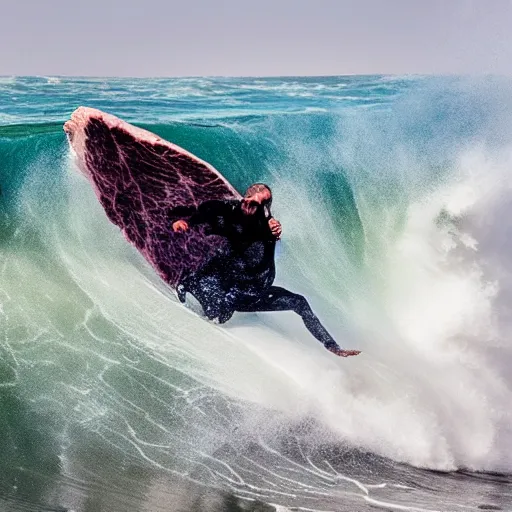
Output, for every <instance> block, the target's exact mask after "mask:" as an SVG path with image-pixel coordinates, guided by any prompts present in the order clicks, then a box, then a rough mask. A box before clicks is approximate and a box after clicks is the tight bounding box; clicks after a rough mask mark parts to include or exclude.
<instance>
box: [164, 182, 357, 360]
mask: <svg viewBox="0 0 512 512" xmlns="http://www.w3.org/2000/svg"><path fill="white" fill-rule="evenodd" d="M271 204H272V192H271V190H270V188H269V187H268V186H267V185H265V184H263V183H256V184H254V185H251V186H250V187H249V188H248V189H247V191H246V193H245V195H244V197H243V199H242V200H225V201H222V200H212V201H206V202H205V203H203V204H201V205H200V206H199V207H198V208H177V209H176V210H175V211H173V214H174V215H175V216H179V217H187V218H188V220H184V219H181V220H177V221H176V222H174V223H173V225H172V228H173V230H174V231H175V232H186V231H187V230H188V229H189V227H192V226H198V225H206V226H207V234H212V235H213V234H214V235H220V236H222V237H224V238H225V239H226V240H227V242H228V243H227V244H226V246H222V248H219V250H218V251H217V253H216V254H215V255H214V256H213V257H211V258H210V259H209V260H208V261H207V262H206V263H205V264H204V265H203V266H202V267H201V268H200V269H199V270H198V271H196V272H193V273H192V274H189V275H188V276H186V277H185V278H184V279H182V281H181V282H180V283H179V284H178V286H177V292H178V298H179V300H180V301H181V302H185V298H186V294H187V293H190V294H191V295H193V296H194V297H195V298H196V300H198V301H199V303H200V304H201V306H202V308H203V311H204V313H205V315H206V316H207V317H208V318H209V319H210V320H216V321H218V322H219V323H224V322H227V321H228V320H229V319H230V318H231V317H232V316H233V314H234V312H235V311H239V312H263V311H294V312H295V313H297V314H298V315H300V317H301V318H302V320H303V322H304V325H305V326H306V328H307V329H308V330H309V332H310V333H311V334H312V335H313V336H314V337H315V338H316V339H317V340H318V341H320V342H321V343H322V344H323V345H324V346H325V348H326V349H327V350H329V351H331V352H333V353H334V354H336V355H338V356H342V357H348V356H354V355H357V354H359V353H360V351H358V350H343V349H341V348H340V347H339V345H338V344H337V343H336V342H335V341H334V339H333V338H332V336H331V335H330V334H329V333H328V332H327V330H326V329H325V327H323V325H322V324H321V323H320V321H319V320H318V318H317V317H316V315H315V314H314V313H313V311H312V310H311V307H310V306H309V304H308V301H307V300H306V299H305V297H303V296H302V295H298V294H296V293H292V292H290V291H288V290H286V289H284V288H281V287H279V286H273V282H274V279H275V274H276V270H275V263H274V253H275V247H276V242H277V240H279V238H280V237H281V231H282V229H281V224H280V223H279V221H277V220H276V219H274V218H273V217H272V214H271V213H270V207H271ZM175 218H176V217H175Z"/></svg>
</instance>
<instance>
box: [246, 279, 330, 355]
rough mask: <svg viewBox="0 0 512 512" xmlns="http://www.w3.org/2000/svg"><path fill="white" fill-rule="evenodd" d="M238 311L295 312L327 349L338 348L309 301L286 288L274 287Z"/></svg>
mask: <svg viewBox="0 0 512 512" xmlns="http://www.w3.org/2000/svg"><path fill="white" fill-rule="evenodd" d="M236 310H237V311H240V312H245V313H256V312H264V311H294V312H295V313H297V314H298V315H300V317H301V318H302V320H303V322H304V325H305V326H306V327H307V329H308V331H309V332H310V333H311V334H312V335H313V336H314V337H315V338H316V339H317V340H318V341H319V342H320V343H322V344H323V345H324V346H325V348H327V349H331V348H338V344H337V343H336V342H335V341H334V339H333V338H332V336H331V335H330V334H329V333H328V332H327V330H326V329H325V327H324V326H323V325H322V324H321V323H320V320H318V318H317V316H316V315H315V314H314V313H313V310H312V309H311V306H310V305H309V303H308V301H307V300H306V298H305V297H303V296H302V295H299V294H297V293H292V292H290V291H288V290H286V289H285V288H281V287H279V286H272V287H270V288H269V290H268V291H266V292H265V294H264V295H263V296H262V297H260V298H258V299H257V300H256V301H254V302H247V303H242V304H237V305H236Z"/></svg>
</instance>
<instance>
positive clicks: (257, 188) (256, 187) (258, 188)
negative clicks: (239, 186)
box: [244, 183, 272, 197]
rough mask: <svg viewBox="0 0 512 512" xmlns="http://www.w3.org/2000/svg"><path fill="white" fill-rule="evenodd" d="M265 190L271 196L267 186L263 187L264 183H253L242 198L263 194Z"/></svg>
mask: <svg viewBox="0 0 512 512" xmlns="http://www.w3.org/2000/svg"><path fill="white" fill-rule="evenodd" d="M265 190H267V191H268V192H269V193H270V195H272V190H270V187H269V186H268V185H265V183H254V184H253V185H251V186H250V187H249V188H248V189H247V190H246V191H245V194H244V197H251V196H253V195H254V194H257V193H258V192H264V191H265Z"/></svg>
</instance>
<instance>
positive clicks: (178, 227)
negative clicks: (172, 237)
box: [172, 220, 188, 233]
mask: <svg viewBox="0 0 512 512" xmlns="http://www.w3.org/2000/svg"><path fill="white" fill-rule="evenodd" d="M187 229H188V224H187V222H186V221H184V220H177V221H176V222H173V223H172V230H173V231H174V232H175V233H177V232H178V231H187Z"/></svg>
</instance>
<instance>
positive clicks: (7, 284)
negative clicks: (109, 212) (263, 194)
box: [0, 76, 512, 512]
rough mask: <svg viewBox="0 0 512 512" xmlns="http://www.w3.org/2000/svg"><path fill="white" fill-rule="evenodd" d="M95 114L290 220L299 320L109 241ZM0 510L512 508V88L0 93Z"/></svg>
mask: <svg viewBox="0 0 512 512" xmlns="http://www.w3.org/2000/svg"><path fill="white" fill-rule="evenodd" d="M80 105H84V106H90V107H96V108H99V109H102V110H105V111H106V112H109V113H112V114H115V115H117V116H118V117H121V118H123V119H125V120H127V121H129V122H132V123H134V124H136V125H138V126H142V127H144V128H146V129H149V130H151V131H153V132H155V133H157V134H158V135H160V136H162V137H163V138H165V139H168V140H170V141H172V142H174V143H176V144H179V145H181V146H182V147H184V148H186V149H187V150H189V151H191V152H193V153H195V154H196V155H198V156H199V157H200V158H202V159H204V160H206V161H208V162H210V163H211V164H213V165H214V166H215V167H216V168H217V169H218V170H219V171H221V172H222V173H223V174H224V175H225V176H226V177H227V178H228V179H229V180H230V181H231V182H232V183H233V185H234V186H235V187H237V188H238V189H239V190H240V191H243V190H244V188H245V187H247V186H248V185H249V184H251V183H252V182H255V181H265V182H267V183H269V184H270V186H271V187H272V189H273V191H274V205H273V213H274V216H275V217H276V218H278V219H279V220H280V221H281V222H282V224H283V240H282V242H280V244H279V250H278V260H277V272H278V277H277V284H279V285H281V286H285V287H287V288H289V289H291V290H293V291H296V292H299V293H302V294H304V295H306V296H307V297H308V299H309V301H310V303H311V305H312V307H313V309H314V310H315V311H316V312H317V314H318V315H319V317H320V318H321V319H322V321H323V322H324V323H325V324H326V326H327V327H328V328H329V330H330V331H331V332H332V333H333V335H334V336H335V338H336V339H337V340H338V341H339V343H340V345H342V346H344V347H346V348H357V349H360V350H362V354H361V355H360V356H358V357H355V358H349V359H342V358H336V357H335V356H333V355H332V354H330V353H329V352H327V351H326V350H324V349H323V347H322V346H321V345H320V344H319V343H318V342H317V341H316V340H314V339H313V338H312V337H311V336H310V335H309V333H308V332H307V331H306V330H305V328H304V327H303V326H302V325H301V322H300V319H298V318H297V317H295V316H294V314H293V313H274V314H271V313H265V314H245V315H244V314H238V315H235V317H234V318H233V319H232V320H231V321H230V322H229V323H228V324H226V325H224V326H217V325H215V324H211V323H208V322H207V321H205V320H204V319H202V318H201V317H200V316H198V315H197V314H195V313H194V312H193V311H190V310H188V309H186V308H184V307H183V306H181V305H180V304H179V303H178V302H177V300H176V298H175V296H174V293H173V292H172V291H171V290H169V289H168V288H167V287H166V286H165V284H164V283H163V282H161V281H160V279H159V278H158V277H157V276H156V275H155V273H154V272H153V270H152V269H151V268H150V267H149V265H148V264H147V263H146V262H145V261H144V259H143V258H142V257H141V256H140V255H139V254H138V253H137V251H136V250H135V249H134V248H133V247H131V246H130V245H129V244H128V243H127V242H126V241H125V239H124V238H123V236H122V234H121V233H120V231H119V230H118V229H117V228H116V227H115V226H113V225H112V224H110V223H109V221H108V220H107V218H106V216H105V214H104V212H103V211H102V209H101V207H100V205H99V203H98V201H97V200H96V197H95V196H94V193H93V191H92V189H91V187H90V186H89V184H88V183H87V181H86V180H85V179H84V178H83V177H82V176H80V175H79V173H78V172H77V170H76V168H75V166H74V162H73V160H72V158H71V155H70V153H69V150H68V145H67V141H66V138H65V135H64V133H63V131H62V125H63V123H64V122H65V121H66V120H67V119H68V118H69V116H70V114H71V112H72V111H73V110H74V109H75V108H76V107H78V106H80ZM0 187H1V189H2V194H1V196H0V511H2V512H3V511H4V510H5V511H50V510H51V511H75V512H82V511H83V512H85V511H87V512H97V511H109V512H111V511H114V512H116V511H120V512H121V511H151V512H153V511H173V512H174V511H179V512H185V511H214V512H216V511H218V512H221V511H230V512H234V511H241V510H251V511H272V510H277V511H280V512H282V511H287V510H308V511H347V512H360V511H366V510H374V509H382V510H410V511H441V512H452V511H453V512H455V511H470V510H509V511H510V510H512V476H510V475H511V474H512V451H511V450H512V372H511V369H512V342H511V339H510V336H511V334H512V315H511V313H510V305H511V304H512V263H511V258H510V256H511V254H512V236H511V235H512V233H511V231H512V218H511V213H512V81H510V80H509V79H505V78H498V77H486V78H467V77H419V76H418V77H387V76H359V77H358V76H354V77H343V76H341V77H325V78H318V77H315V78H299V77H298V78H246V79H239V78H232V79H227V78H183V79H115V78H112V79H89V78H74V79H69V78H61V77H23V78H22V77H3V78H0Z"/></svg>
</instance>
